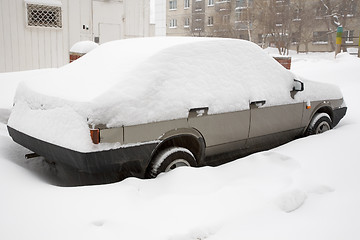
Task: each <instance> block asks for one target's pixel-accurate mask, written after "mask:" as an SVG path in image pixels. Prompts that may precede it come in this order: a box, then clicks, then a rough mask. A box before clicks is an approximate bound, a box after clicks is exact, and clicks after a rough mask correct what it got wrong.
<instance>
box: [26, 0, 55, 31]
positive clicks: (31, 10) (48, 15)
mask: <svg viewBox="0 0 360 240" xmlns="http://www.w3.org/2000/svg"><path fill="white" fill-rule="evenodd" d="M26 10H27V25H28V26H35V27H53V28H61V27H62V20H61V19H62V16H61V7H56V6H47V5H39V4H26Z"/></svg>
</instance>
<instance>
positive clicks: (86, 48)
mask: <svg viewBox="0 0 360 240" xmlns="http://www.w3.org/2000/svg"><path fill="white" fill-rule="evenodd" d="M98 46H99V44H97V43H95V42H93V41H80V42H77V43H75V44H74V45H73V46H72V47H71V48H70V52H72V53H82V54H86V53H88V52H90V51H92V50H94V49H95V48H97V47H98Z"/></svg>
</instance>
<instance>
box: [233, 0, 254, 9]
mask: <svg viewBox="0 0 360 240" xmlns="http://www.w3.org/2000/svg"><path fill="white" fill-rule="evenodd" d="M252 5H253V0H236V6H235V7H236V8H237V9H239V8H247V7H251V6H252Z"/></svg>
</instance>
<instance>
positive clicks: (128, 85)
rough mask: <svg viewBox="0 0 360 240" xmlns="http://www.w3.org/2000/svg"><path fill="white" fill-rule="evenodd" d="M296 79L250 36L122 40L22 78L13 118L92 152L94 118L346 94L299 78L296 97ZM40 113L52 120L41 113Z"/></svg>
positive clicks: (118, 121) (126, 121)
mask: <svg viewBox="0 0 360 240" xmlns="http://www.w3.org/2000/svg"><path fill="white" fill-rule="evenodd" d="M293 80H294V76H293V74H292V73H291V72H290V71H286V70H284V69H283V67H282V66H281V65H279V64H278V63H277V62H276V61H275V60H274V59H272V58H271V57H269V56H268V55H267V54H266V53H264V51H263V50H262V49H261V48H259V47H258V46H257V45H255V44H254V43H251V42H248V41H243V40H234V39H218V38H186V37H174V38H170V37H167V38H164V37H163V38H141V39H140V38H139V39H127V40H120V41H114V42H109V43H105V44H102V45H101V46H99V47H97V48H96V49H94V50H93V51H91V52H89V53H88V54H86V55H85V56H83V57H82V58H80V59H78V60H77V61H75V62H73V63H71V64H68V65H66V66H64V67H62V68H59V69H54V70H53V71H52V72H48V73H47V74H43V75H41V76H31V77H30V78H29V79H27V80H26V81H24V82H22V83H21V84H20V85H19V88H18V90H17V94H16V97H15V102H16V105H15V107H14V108H13V110H12V114H11V116H10V119H9V123H8V124H9V126H11V127H13V128H14V129H17V130H21V131H22V132H24V133H26V134H28V135H31V136H33V137H35V138H38V139H41V140H44V141H47V142H51V143H53V144H56V145H59V146H62V147H65V148H70V149H74V150H77V151H81V152H89V151H93V150H94V146H93V144H92V143H91V142H90V141H89V134H81V133H85V132H88V125H95V124H106V125H107V127H121V126H128V125H136V124H145V123H149V122H158V121H163V120H172V119H179V118H186V117H187V116H188V113H189V110H190V109H192V108H199V107H208V108H209V111H208V113H209V114H216V113H223V112H230V111H239V110H244V109H249V102H252V101H259V100H263V99H266V104H264V107H267V106H272V105H279V104H290V103H296V102H303V101H307V100H309V99H310V100H312V101H314V100H322V99H339V98H341V97H342V95H341V92H340V91H339V89H338V87H337V86H331V85H328V86H321V84H319V83H316V82H311V81H306V80H303V79H301V80H303V81H304V82H305V86H306V87H305V91H303V92H301V93H299V94H296V95H295V99H292V98H291V96H290V90H291V89H292V88H293V85H294V81H293ZM323 85H324V84H323ZM18 103H19V104H18ZM40 109H41V110H40ZM40 112H41V118H42V119H48V121H45V120H40V121H39V120H38V117H39V116H40V115H39V114H38V113H40ZM76 114H78V115H79V116H77V117H75V115H76ZM58 116H62V117H61V118H59V119H55V118H57V117H58ZM23 119H26V121H27V122H26V124H23ZM51 119H54V121H53V122H52V121H51ZM60 119H61V120H60ZM55 123H56V124H55ZM56 126H57V127H58V128H59V129H58V130H55V131H56V132H60V131H62V132H64V133H69V132H71V133H73V134H74V135H72V137H73V138H72V139H74V140H73V141H72V142H71V143H70V141H68V139H67V138H62V137H61V136H59V135H57V136H58V137H54V136H55V135H54V130H53V129H52V128H54V127H56ZM45 129H49V131H46V130H45ZM77 133H78V134H79V135H75V134H77ZM100 145H101V144H100ZM74 147H76V148H74ZM98 147H99V146H97V148H98ZM106 148H108V146H106Z"/></svg>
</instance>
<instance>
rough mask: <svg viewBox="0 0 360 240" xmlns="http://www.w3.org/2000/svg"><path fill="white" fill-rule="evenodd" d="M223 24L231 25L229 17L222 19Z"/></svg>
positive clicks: (225, 16)
mask: <svg viewBox="0 0 360 240" xmlns="http://www.w3.org/2000/svg"><path fill="white" fill-rule="evenodd" d="M222 23H223V24H228V23H229V15H224V16H223V18H222Z"/></svg>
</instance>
